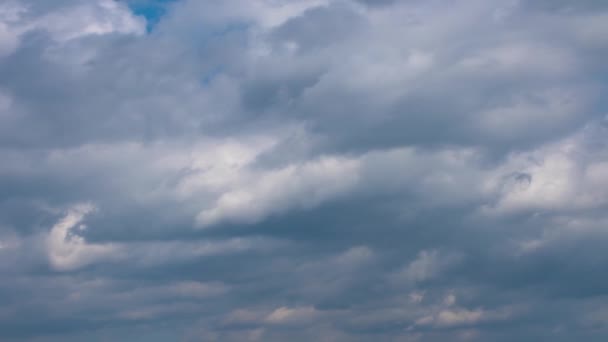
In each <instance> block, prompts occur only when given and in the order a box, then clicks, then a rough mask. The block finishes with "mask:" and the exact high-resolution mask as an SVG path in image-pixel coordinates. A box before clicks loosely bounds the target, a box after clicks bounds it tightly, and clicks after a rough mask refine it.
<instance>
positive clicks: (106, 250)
mask: <svg viewBox="0 0 608 342" xmlns="http://www.w3.org/2000/svg"><path fill="white" fill-rule="evenodd" d="M93 210H95V207H94V206H93V205H91V204H78V205H75V206H73V207H72V208H70V209H69V210H68V212H67V214H66V216H65V217H64V218H62V219H61V220H60V221H59V222H57V223H56V224H55V225H54V226H53V227H52V228H51V231H50V232H49V234H48V236H47V238H46V246H47V253H48V258H49V262H50V264H51V266H53V268H54V269H56V270H58V271H71V270H75V269H78V268H81V267H84V266H87V265H90V264H93V263H96V262H99V261H102V260H111V259H113V258H115V257H116V256H117V254H116V253H118V252H119V250H118V249H117V248H116V247H115V246H113V245H111V244H91V243H87V242H86V241H85V239H84V238H83V237H82V236H80V235H78V234H79V232H80V231H83V230H84V229H86V226H84V225H82V224H80V222H81V221H82V220H83V219H84V218H85V216H86V215H88V214H89V213H91V212H92V211H93Z"/></svg>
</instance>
